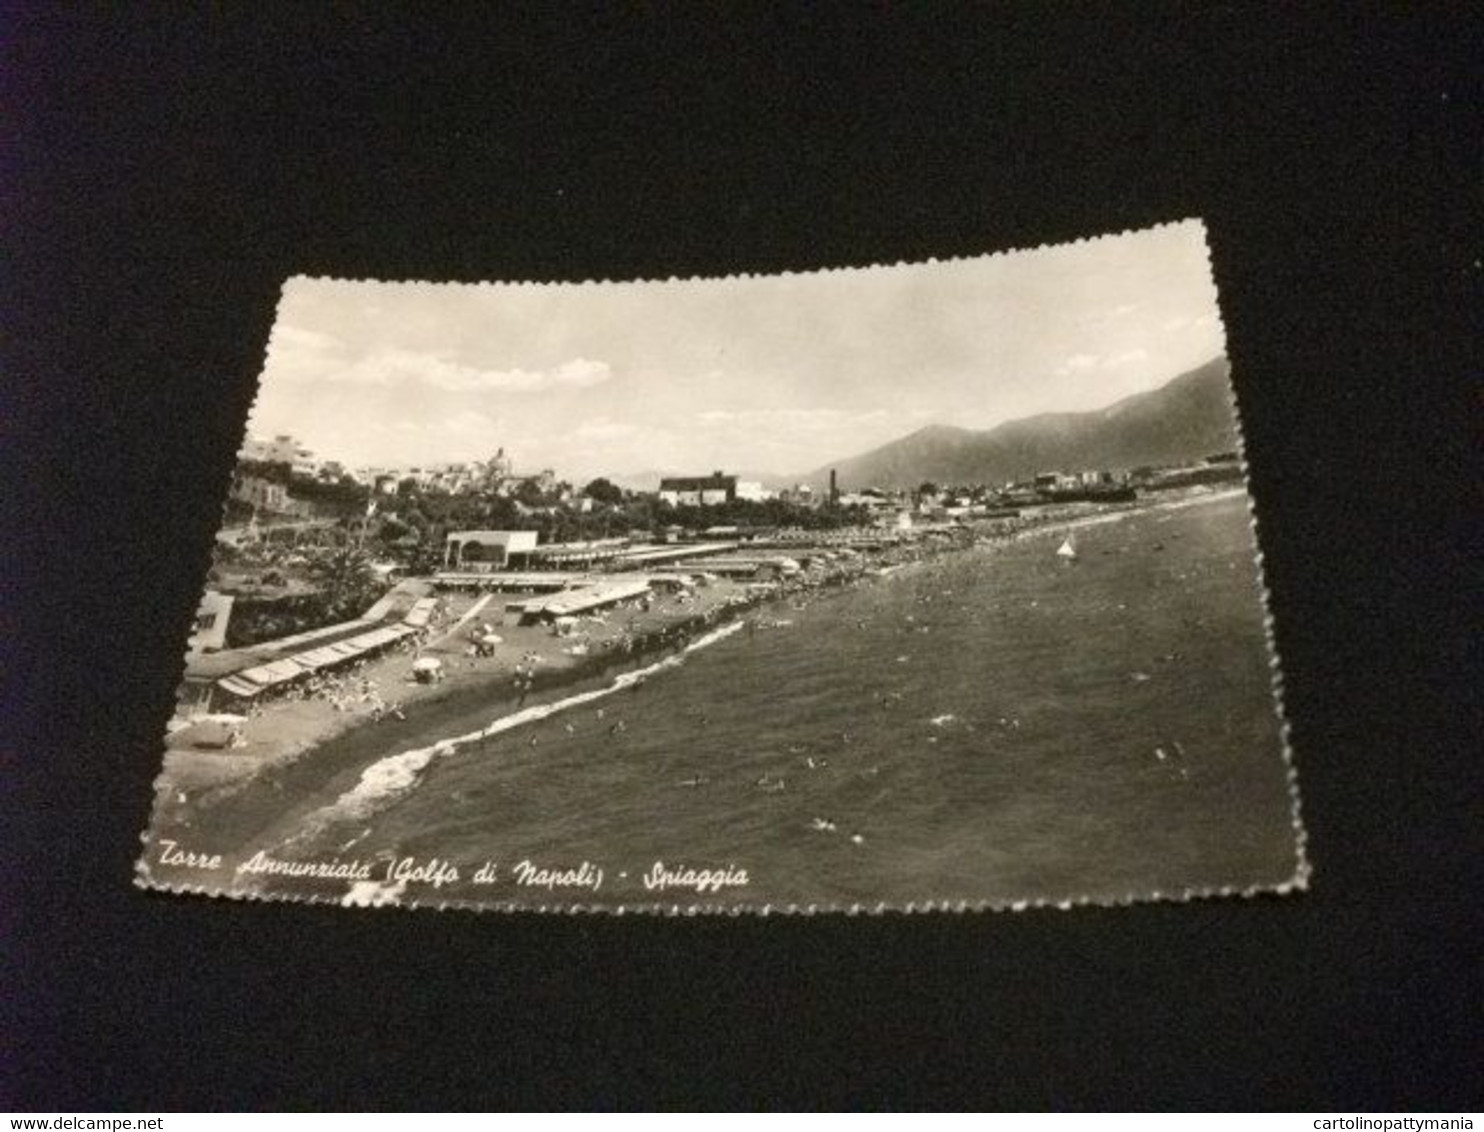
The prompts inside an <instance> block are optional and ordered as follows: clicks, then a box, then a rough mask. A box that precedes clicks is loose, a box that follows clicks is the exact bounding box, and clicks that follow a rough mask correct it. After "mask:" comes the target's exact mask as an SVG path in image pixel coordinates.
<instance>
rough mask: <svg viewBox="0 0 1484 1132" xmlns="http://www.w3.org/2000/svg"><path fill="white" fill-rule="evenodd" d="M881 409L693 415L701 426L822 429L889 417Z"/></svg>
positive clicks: (706, 412) (714, 411) (719, 411)
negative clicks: (867, 410)
mask: <svg viewBox="0 0 1484 1132" xmlns="http://www.w3.org/2000/svg"><path fill="white" fill-rule="evenodd" d="M890 415H891V414H890V413H888V412H887V411H886V410H885V409H872V410H870V411H869V412H857V411H855V410H851V409H735V410H733V409H706V410H704V411H702V412H699V413H697V414H696V420H697V421H699V422H700V423H701V424H703V425H715V426H726V427H736V428H742V429H792V430H794V431H796V432H824V431H829V430H832V429H837V428H842V427H850V426H852V425H862V424H875V423H876V422H878V421H883V420H886V419H887V418H888V417H890Z"/></svg>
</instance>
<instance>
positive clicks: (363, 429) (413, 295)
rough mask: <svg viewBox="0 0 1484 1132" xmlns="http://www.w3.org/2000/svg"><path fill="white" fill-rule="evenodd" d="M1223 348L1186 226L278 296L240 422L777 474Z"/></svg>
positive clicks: (1099, 389) (989, 422)
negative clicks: (640, 278)
mask: <svg viewBox="0 0 1484 1132" xmlns="http://www.w3.org/2000/svg"><path fill="white" fill-rule="evenodd" d="M1222 350H1223V339H1222V331H1221V326H1220V322H1219V319H1218V315H1217V310H1216V295H1215V290H1214V288H1213V285H1212V283H1211V279H1210V273H1209V269H1208V267H1207V262H1206V248H1205V240H1204V234H1203V231H1202V228H1201V225H1200V224H1199V223H1198V222H1194V221H1191V222H1186V223H1181V224H1174V225H1169V226H1166V227H1163V228H1158V229H1154V230H1150V231H1145V232H1138V233H1133V234H1129V235H1123V236H1115V237H1107V238H1103V239H1098V240H1092V241H1086V242H1082V243H1078V244H1069V245H1062V246H1058V247H1052V248H1041V249H1037V250H1034V251H1026V252H1016V253H1011V254H1008V255H1000V256H986V257H983V258H979V259H971V260H959V261H954V262H949V263H926V264H910V265H906V266H896V267H887V268H873V269H866V270H844V271H826V272H817V273H811V274H798V275H782V276H760V277H753V278H734V279H716V280H690V281H661V282H647V283H616V284H607V283H605V284H596V285H592V284H589V285H519V284H489V285H478V286H470V285H448V286H433V285H428V284H421V283H413V284H400V283H350V282H338V281H333V280H312V279H303V278H296V279H293V280H290V281H289V283H288V284H287V286H286V287H285V289H284V294H283V299H282V302H281V303H280V306H279V312H278V319H277V322H276V324H275V327H274V330H273V335H272V339H271V341H270V343H269V347H268V360H267V364H266V367H265V369H264V373H263V380H262V384H261V387H260V390H259V394H258V399H257V403H256V405H255V407H254V409H253V415H252V418H251V420H250V421H249V426H248V427H249V432H250V433H251V434H253V435H258V436H265V435H273V434H277V433H285V432H286V433H292V434H293V435H294V436H296V437H298V438H299V439H300V440H302V441H303V442H304V443H305V444H307V445H308V446H309V447H310V448H311V449H313V450H314V451H315V453H316V454H317V455H319V456H321V457H322V458H325V459H336V460H340V461H341V462H342V463H344V464H347V465H349V466H362V465H390V466H413V465H421V464H428V463H441V462H448V461H455V460H470V459H485V458H488V457H489V456H490V455H492V454H493V453H494V451H495V449H496V448H498V447H501V446H503V447H504V448H505V450H506V451H507V453H509V454H510V455H511V456H512V457H513V458H514V460H515V464H516V468H517V470H520V471H535V470H538V469H540V468H543V467H551V468H554V469H556V471H557V474H558V475H559V476H562V477H564V478H567V479H571V480H573V481H574V482H580V481H585V480H586V479H587V478H590V477H591V476H593V475H598V474H603V473H617V474H629V473H636V472H643V471H651V470H663V471H677V472H684V471H691V472H706V471H710V470H712V469H715V468H722V469H726V470H728V471H743V472H754V473H773V474H781V475H788V474H793V473H801V472H806V471H810V470H813V469H814V468H816V467H819V466H820V465H822V464H824V463H826V462H828V461H831V460H835V459H842V458H844V457H847V456H852V455H855V454H857V453H860V452H863V451H866V450H868V449H871V448H874V447H876V446H878V445H880V444H884V443H886V442H887V441H889V440H893V439H895V438H897V437H899V436H903V435H905V434H907V433H909V432H912V431H914V430H916V429H918V428H921V427H922V426H923V425H926V424H930V423H941V424H953V425H960V426H963V427H966V428H988V427H992V426H994V425H996V424H999V423H1000V422H1002V421H1007V420H1013V419H1015V418H1018V417H1024V416H1029V415H1031V414H1034V413H1041V412H1048V411H1063V410H1083V409H1096V408H1101V407H1102V406H1104V405H1107V404H1109V403H1111V402H1113V401H1116V400H1118V399H1119V398H1121V397H1125V396H1128V395H1129V394H1131V393H1136V392H1140V391H1142V390H1146V389H1152V388H1154V387H1156V386H1158V385H1161V384H1163V383H1164V382H1165V381H1168V380H1169V379H1170V378H1172V377H1175V376H1176V375H1178V374H1180V373H1183V372H1185V371H1186V370H1189V369H1192V368H1194V367H1195V366H1198V365H1200V364H1201V363H1202V362H1205V361H1208V360H1209V359H1211V358H1213V357H1215V356H1217V355H1218V354H1220V353H1221V352H1222Z"/></svg>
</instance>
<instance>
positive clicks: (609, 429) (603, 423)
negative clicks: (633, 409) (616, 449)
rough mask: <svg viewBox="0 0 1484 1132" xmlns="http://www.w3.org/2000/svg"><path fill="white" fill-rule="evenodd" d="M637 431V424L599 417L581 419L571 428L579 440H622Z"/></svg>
mask: <svg viewBox="0 0 1484 1132" xmlns="http://www.w3.org/2000/svg"><path fill="white" fill-rule="evenodd" d="M638 431H639V428H638V426H637V425H631V424H624V423H622V422H620V421H611V420H609V419H608V418H607V417H599V418H597V419H596V420H590V421H583V422H582V423H581V424H580V425H578V426H577V427H576V428H574V429H573V430H572V435H573V436H574V437H576V438H578V439H580V440H597V441H604V440H623V439H625V438H627V437H630V436H633V435H635V434H636V433H638Z"/></svg>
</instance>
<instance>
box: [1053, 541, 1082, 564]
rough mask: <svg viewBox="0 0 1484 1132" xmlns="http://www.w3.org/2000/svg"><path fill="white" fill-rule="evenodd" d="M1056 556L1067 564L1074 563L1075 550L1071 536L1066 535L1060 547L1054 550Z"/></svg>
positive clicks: (1075, 557)
mask: <svg viewBox="0 0 1484 1132" xmlns="http://www.w3.org/2000/svg"><path fill="white" fill-rule="evenodd" d="M1056 555H1057V557H1058V558H1062V559H1065V560H1066V561H1068V562H1075V561H1076V559H1077V548H1076V546H1074V545H1073V543H1072V536H1071V535H1068V536H1067V537H1066V538H1064V539H1062V542H1061V545H1060V546H1059V547H1057V548H1056Z"/></svg>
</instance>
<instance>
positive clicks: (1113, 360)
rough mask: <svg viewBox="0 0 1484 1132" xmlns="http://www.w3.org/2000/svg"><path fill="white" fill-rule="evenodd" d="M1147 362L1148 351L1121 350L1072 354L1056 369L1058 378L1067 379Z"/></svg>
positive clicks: (1141, 349)
mask: <svg viewBox="0 0 1484 1132" xmlns="http://www.w3.org/2000/svg"><path fill="white" fill-rule="evenodd" d="M1148 360H1149V351H1148V350H1145V349H1144V348H1143V347H1136V348H1135V349H1132V350H1122V351H1120V352H1118V353H1116V354H1073V355H1072V356H1071V357H1069V358H1067V360H1066V361H1064V362H1062V364H1061V365H1059V366H1057V367H1056V373H1057V376H1059V377H1067V376H1068V375H1070V374H1073V373H1080V372H1082V371H1085V370H1092V369H1118V368H1120V367H1122V366H1132V365H1141V364H1143V363H1144V362H1147V361H1148Z"/></svg>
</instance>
